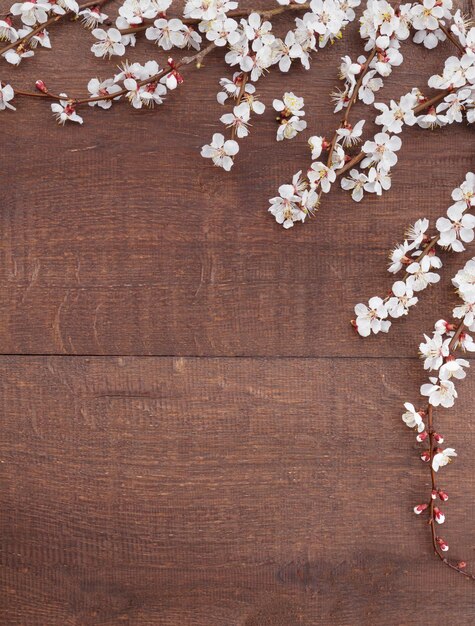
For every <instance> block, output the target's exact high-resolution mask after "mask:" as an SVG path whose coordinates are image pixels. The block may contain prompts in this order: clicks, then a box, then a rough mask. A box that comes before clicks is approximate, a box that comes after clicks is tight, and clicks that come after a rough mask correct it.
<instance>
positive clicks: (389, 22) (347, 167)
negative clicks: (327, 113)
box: [296, 0, 475, 326]
mask: <svg viewBox="0 0 475 626" xmlns="http://www.w3.org/2000/svg"><path fill="white" fill-rule="evenodd" d="M451 10H452V0H437V1H436V0H423V1H422V2H415V3H414V4H411V3H407V4H402V5H399V6H398V7H397V8H395V7H393V6H391V5H390V4H389V3H388V2H386V0H369V2H368V3H367V6H366V8H365V10H364V11H363V15H362V17H361V26H360V35H361V37H362V39H363V40H364V42H365V52H366V53H367V54H366V55H361V56H359V57H357V58H356V60H352V59H351V58H350V57H349V56H345V57H343V58H342V63H341V65H340V78H341V79H342V81H343V87H342V88H341V89H337V90H336V91H335V92H334V93H333V99H334V101H335V111H336V112H339V111H343V112H344V115H343V119H342V121H341V123H340V126H339V127H338V128H337V129H336V131H335V133H334V136H333V138H332V140H330V141H327V140H326V139H325V138H324V137H320V136H313V137H311V138H310V140H309V142H310V146H311V150H312V157H311V158H312V161H314V160H315V159H319V160H318V162H317V163H316V164H315V163H312V164H311V166H310V169H309V172H310V173H311V172H312V171H313V170H314V169H315V168H317V169H318V170H319V171H321V172H322V173H324V176H323V179H322V180H323V181H324V182H323V183H319V182H318V181H317V188H318V199H319V200H320V198H321V196H322V194H323V193H327V192H328V191H329V189H330V187H331V186H332V184H333V183H334V182H335V181H336V179H337V178H338V177H341V187H342V188H343V189H344V190H346V191H349V192H351V196H352V198H353V200H354V201H356V202H360V201H361V200H362V199H363V197H364V194H365V193H371V194H376V195H381V194H382V193H383V192H384V191H387V190H388V189H390V187H391V170H392V168H393V167H394V166H395V165H396V163H397V161H398V154H397V153H398V151H399V150H400V148H401V146H402V140H401V137H400V134H401V132H402V130H403V129H404V127H405V126H413V125H415V124H417V125H418V126H420V127H421V128H433V127H434V126H443V125H446V124H450V123H453V122H461V121H462V120H463V119H464V117H465V118H466V120H467V121H468V122H469V123H472V122H474V120H475V105H474V97H475V69H474V68H475V27H471V28H470V27H469V25H468V23H467V22H466V21H464V20H463V18H462V16H461V14H460V11H456V12H455V13H454V14H452V12H451ZM411 32H413V33H414V40H415V41H416V42H417V43H422V44H424V45H425V46H426V47H427V48H433V47H434V46H435V45H436V43H437V42H438V41H442V40H444V39H449V40H450V41H451V43H452V44H453V45H454V46H455V47H456V49H457V52H458V54H459V56H450V57H449V58H448V59H447V61H446V63H445V68H444V71H443V73H442V75H441V76H432V77H431V78H430V79H429V81H428V84H429V87H431V88H435V89H438V90H439V93H438V94H437V95H436V96H434V97H433V98H430V99H429V98H427V97H425V96H424V95H423V93H422V92H421V90H420V89H419V88H417V87H414V88H413V89H411V90H410V91H409V92H408V93H406V94H404V95H403V96H401V97H400V98H399V99H398V100H391V101H390V102H389V103H383V102H375V100H376V94H377V92H379V91H380V89H381V88H382V87H383V85H384V79H385V78H386V77H387V76H389V74H390V73H391V72H392V69H393V67H397V66H398V65H400V64H401V63H402V61H403V56H402V53H401V42H403V41H404V40H406V39H408V38H409V36H410V34H411ZM358 101H361V102H362V103H363V104H366V105H374V108H375V109H376V111H377V114H376V117H375V121H376V124H378V125H379V126H380V127H381V128H380V129H379V130H378V132H377V133H376V134H375V136H374V137H373V138H372V139H370V140H367V141H364V142H363V144H362V146H361V149H360V150H359V151H356V152H355V151H353V147H354V146H356V145H357V144H358V143H359V142H360V141H362V134H363V127H364V124H365V120H364V119H361V120H359V121H357V122H356V123H351V122H350V120H349V112H350V110H351V109H352V107H353V106H354V105H355V104H356V103H357V102H358ZM323 153H325V159H323V160H322V157H321V155H322V154H323ZM324 168H326V169H324ZM344 174H345V176H343V175H344ZM312 182H313V181H312V180H311V176H310V175H309V183H310V184H312ZM298 208H299V209H300V210H299V211H298V212H296V215H300V212H301V211H303V212H305V207H304V206H302V207H298ZM299 221H303V220H299ZM424 264H427V261H424ZM383 326H384V325H383Z"/></svg>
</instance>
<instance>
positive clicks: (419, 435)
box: [416, 430, 427, 443]
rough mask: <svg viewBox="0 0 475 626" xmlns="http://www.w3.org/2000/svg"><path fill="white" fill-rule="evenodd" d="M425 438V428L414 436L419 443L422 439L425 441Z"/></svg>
mask: <svg viewBox="0 0 475 626" xmlns="http://www.w3.org/2000/svg"><path fill="white" fill-rule="evenodd" d="M426 439H427V430H423V431H422V432H421V433H419V434H418V435H417V437H416V441H418V442H419V443H421V442H422V441H425V440H426Z"/></svg>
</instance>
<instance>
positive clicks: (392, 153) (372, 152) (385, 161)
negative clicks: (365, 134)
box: [361, 133, 402, 170]
mask: <svg viewBox="0 0 475 626" xmlns="http://www.w3.org/2000/svg"><path fill="white" fill-rule="evenodd" d="M401 145H402V142H401V139H400V138H399V137H397V136H396V135H393V136H390V135H388V133H377V134H376V135H375V137H374V141H366V142H365V143H364V144H363V147H362V148H361V149H362V151H363V152H364V153H365V154H367V155H368V156H367V157H365V158H364V159H363V161H362V163H361V166H362V167H367V166H368V165H371V164H373V163H375V164H380V165H381V166H382V167H384V168H385V169H386V170H389V169H390V168H391V167H392V166H393V165H395V164H396V163H397V156H396V152H397V151H398V150H399V149H400V148H401Z"/></svg>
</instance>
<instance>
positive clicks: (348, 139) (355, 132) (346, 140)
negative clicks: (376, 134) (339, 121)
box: [336, 120, 365, 146]
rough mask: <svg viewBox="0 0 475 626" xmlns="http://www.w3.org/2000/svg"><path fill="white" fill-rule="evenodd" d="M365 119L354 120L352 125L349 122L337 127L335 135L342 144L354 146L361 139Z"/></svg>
mask: <svg viewBox="0 0 475 626" xmlns="http://www.w3.org/2000/svg"><path fill="white" fill-rule="evenodd" d="M364 125H365V120H360V121H359V122H356V124H355V125H354V126H352V125H351V124H347V125H345V126H344V127H343V128H338V130H337V131H336V132H337V136H338V139H339V140H340V141H341V143H342V145H343V146H354V145H355V144H357V143H359V142H360V141H361V135H362V134H363V126H364Z"/></svg>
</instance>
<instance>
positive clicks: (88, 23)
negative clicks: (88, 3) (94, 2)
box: [78, 7, 107, 30]
mask: <svg viewBox="0 0 475 626" xmlns="http://www.w3.org/2000/svg"><path fill="white" fill-rule="evenodd" d="M78 15H79V16H80V17H81V18H82V23H83V24H84V26H85V27H86V28H89V29H91V30H92V29H93V28H96V26H99V24H103V23H104V22H105V20H106V19H107V14H106V13H101V10H100V9H99V7H87V8H86V9H83V10H82V11H79V14H78Z"/></svg>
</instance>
